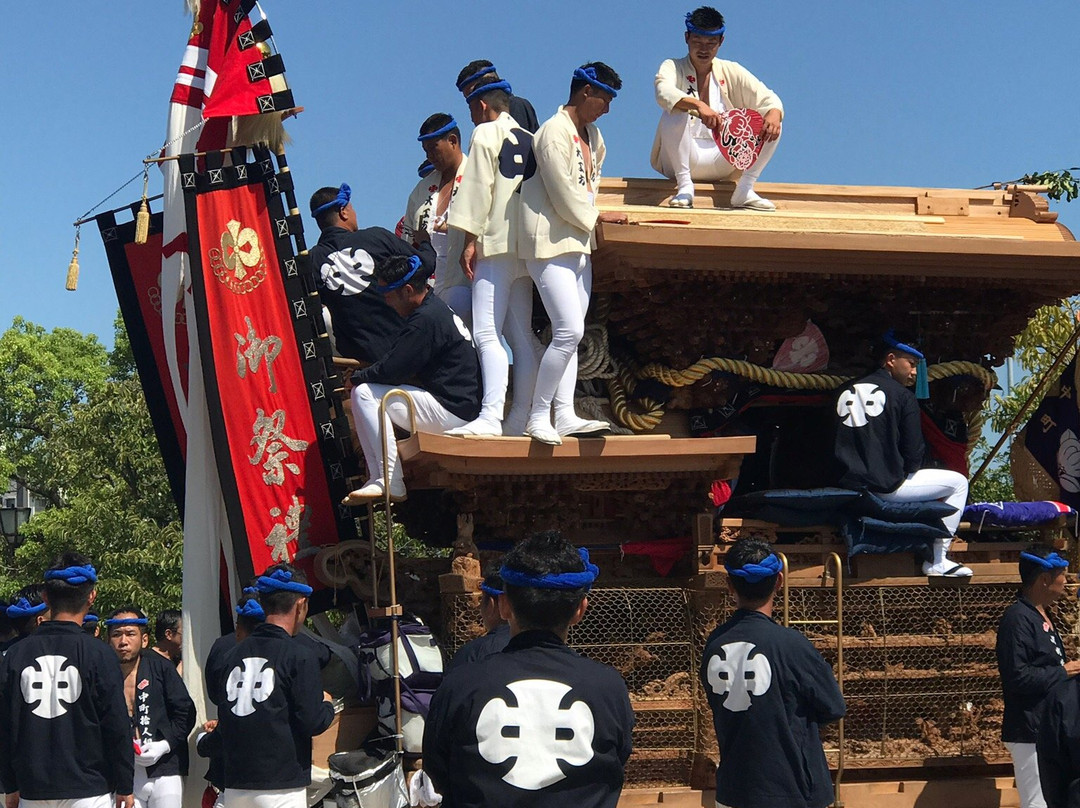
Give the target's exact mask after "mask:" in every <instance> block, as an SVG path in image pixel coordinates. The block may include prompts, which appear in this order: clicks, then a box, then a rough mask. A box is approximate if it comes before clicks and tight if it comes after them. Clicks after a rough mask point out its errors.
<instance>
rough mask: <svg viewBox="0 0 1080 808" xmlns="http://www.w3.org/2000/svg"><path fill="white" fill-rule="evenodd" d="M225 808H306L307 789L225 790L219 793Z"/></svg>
mask: <svg viewBox="0 0 1080 808" xmlns="http://www.w3.org/2000/svg"><path fill="white" fill-rule="evenodd" d="M221 796H222V798H223V799H222V802H223V804H224V807H225V808H307V789H305V788H282V789H278V790H277V791H263V790H261V789H252V788H227V789H225V790H224V791H223V792H221Z"/></svg>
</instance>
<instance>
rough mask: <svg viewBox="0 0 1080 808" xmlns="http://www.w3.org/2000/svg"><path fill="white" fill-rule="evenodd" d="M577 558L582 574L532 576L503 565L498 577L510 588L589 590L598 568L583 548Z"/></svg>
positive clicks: (561, 573)
mask: <svg viewBox="0 0 1080 808" xmlns="http://www.w3.org/2000/svg"><path fill="white" fill-rule="evenodd" d="M578 557H579V558H580V559H581V561H582V563H583V564H584V565H585V569H584V570H583V571H582V572H560V573H557V574H555V573H548V574H547V575H533V574H532V573H528V572H521V571H520V570H514V569H510V568H509V567H507V566H506V565H505V564H504V565H503V567H502V569H500V570H499V575H500V576H501V577H502V579H503V583H504V584H509V585H510V586H524V587H529V588H532V589H589V588H591V587H592V585H593V582H594V581H595V580H596V577H597V576H598V575H599V574H600V568H599V567H598V566H596V565H595V564H593V563H591V562H590V561H589V551H588V550H586V549H585V548H584V547H579V548H578Z"/></svg>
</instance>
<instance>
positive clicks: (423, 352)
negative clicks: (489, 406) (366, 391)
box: [352, 292, 482, 421]
mask: <svg viewBox="0 0 1080 808" xmlns="http://www.w3.org/2000/svg"><path fill="white" fill-rule="evenodd" d="M394 316H395V317H396V316H397V315H394ZM398 321H399V322H400V318H399V320H398ZM352 378H353V383H354V384H363V383H365V382H374V383H376V384H392V385H396V384H406V383H412V384H415V385H416V386H417V387H420V388H422V389H424V390H426V391H427V392H429V393H431V395H433V396H434V397H435V399H436V401H438V402H439V403H440V404H442V405H443V406H444V407H445V408H446V409H447V410H449V411H450V412H452V413H453V414H454V415H456V416H457V417H458V418H462V419H464V420H466V421H471V420H473V419H474V418H476V416H478V415H479V414H480V399H481V398H482V392H481V390H482V388H481V383H480V359H479V357H477V355H476V348H475V347H473V344H472V335H471V334H469V329H467V328H466V327H465V324H464V323H463V322H462V321H461V318H460V317H458V316H457V315H456V314H454V312H452V311H451V310H450V307H449V306H447V305H446V304H445V303H443V302H442V301H441V300H440V299H439V298H437V297H435V295H433V294H432V293H431V292H428V293H427V295H426V296H425V297H424V300H423V302H421V303H420V305H419V306H417V307H416V310H415V311H414V312H413V313H412V314H410V315H409V318H408V319H407V320H405V328H404V329H402V331H401V333H400V334H398V336H397V338H396V339H395V341H394V345H393V347H392V348H391V349H390V350H389V351H388V352H387V353H386V354H385V355H384V356H383V357H382V358H381V359H380V360H379V361H378V362H376V363H375V364H374V365H371V366H370V367H366V368H362V369H361V370H358V371H356V373H354V374H353V377H352Z"/></svg>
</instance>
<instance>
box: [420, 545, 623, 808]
mask: <svg viewBox="0 0 1080 808" xmlns="http://www.w3.org/2000/svg"><path fill="white" fill-rule="evenodd" d="M598 572H599V571H598V570H597V568H596V565H595V564H591V563H589V554H588V552H587V551H586V550H584V549H582V550H580V551H579V550H578V549H576V548H575V547H574V546H573V545H572V544H570V543H569V542H567V541H566V540H565V539H563V538H562V536H561V535H560V534H559V533H557V532H554V531H552V532H547V533H539V534H536V535H535V536H531V537H529V538H528V539H525V540H524V541H522V542H520V543H518V544H517V545H516V546H515V547H514V548H513V549H512V550H511V551H510V552H509V553H507V554H506V558H505V560H504V562H503V567H502V570H501V571H500V574H501V575H502V580H503V586H504V590H503V594H502V595H500V596H499V608H500V611H501V612H502V615H503V617H505V618H506V620H507V621H508V622H509V623H510V634H511V638H510V643H509V644H508V645H507V646H506V648H505V650H503V651H502V652H501V653H498V654H494V655H492V656H490V657H488V658H487V659H484V660H481V661H478V662H473V663H470V664H466V665H462V666H460V667H458V668H455V669H454V670H453V671H452V672H451V673H450V674H449V675H448V676H447V677H446V679H444V680H443V683H442V685H440V686H439V689H438V690H437V691H435V696H434V698H433V699H432V700H431V711H430V713H429V714H428V719H427V723H426V724H425V726H424V771H425V773H426V774H427V776H428V777H429V778H430V779H431V782H432V784H433V785H434V786H435V789H436V790H437V791H438V792H439V793H440V794H442V796H443V802H442V804H443V805H444V806H446V808H480V806H489V805H500V806H511V805H512V806H514V808H533V806H536V807H537V808H539V807H540V806H544V808H547V806H552V805H565V806H573V808H615V805H616V803H618V801H619V794H620V793H621V791H622V784H623V767H624V766H625V764H626V760H627V758H628V757H629V756H630V748H631V732H632V730H633V726H634V713H633V709H632V708H631V706H630V698H629V696H628V695H627V692H626V682H625V681H624V680H623V678H622V677H621V676H620V675H619V674H618V672H617V671H616V670H615V669H614V668H611V667H609V666H608V665H602V664H600V663H599V662H594V661H592V660H589V659H585V658H583V657H581V656H579V655H578V654H577V653H576V652H575V651H572V650H571V649H570V648H569V647H567V645H566V635H567V632H568V631H569V629H570V626H572V625H574V624H576V623H578V622H579V621H580V620H581V618H582V617H583V616H584V615H585V610H586V608H587V607H588V598H587V595H588V592H589V589H590V587H591V586H592V583H593V581H595V580H596V576H597V573H598Z"/></svg>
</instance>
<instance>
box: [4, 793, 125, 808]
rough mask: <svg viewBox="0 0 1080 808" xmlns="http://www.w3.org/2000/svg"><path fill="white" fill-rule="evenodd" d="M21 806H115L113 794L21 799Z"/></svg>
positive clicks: (35, 807)
mask: <svg viewBox="0 0 1080 808" xmlns="http://www.w3.org/2000/svg"><path fill="white" fill-rule="evenodd" d="M19 808H113V795H112V794H101V795H99V796H97V797H80V798H79V799H76V800H25V799H20V800H19Z"/></svg>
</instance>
